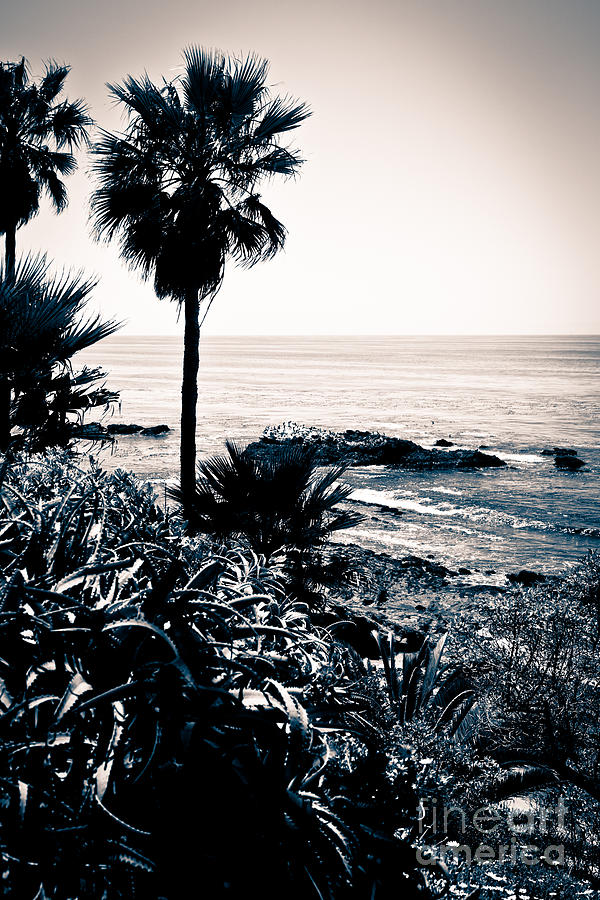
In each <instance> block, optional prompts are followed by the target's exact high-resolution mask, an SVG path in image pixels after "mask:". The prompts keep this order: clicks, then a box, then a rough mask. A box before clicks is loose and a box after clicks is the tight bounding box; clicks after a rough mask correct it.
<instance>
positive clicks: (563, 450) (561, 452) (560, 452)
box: [541, 447, 577, 456]
mask: <svg viewBox="0 0 600 900" xmlns="http://www.w3.org/2000/svg"><path fill="white" fill-rule="evenodd" d="M541 453H542V456H577V450H570V449H569V448H568V447H553V448H552V450H550V448H549V447H544V449H543V450H542V451H541Z"/></svg>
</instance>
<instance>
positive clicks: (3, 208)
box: [0, 59, 93, 268]
mask: <svg viewBox="0 0 600 900" xmlns="http://www.w3.org/2000/svg"><path fill="white" fill-rule="evenodd" d="M68 73H69V66H59V65H58V64H57V63H55V62H49V63H47V64H46V71H45V74H44V75H43V76H42V78H41V79H40V80H39V82H38V83H35V82H34V81H32V80H31V78H30V77H29V73H28V71H27V65H26V62H25V59H22V60H21V62H19V63H0V191H1V194H2V203H1V204H0V234H4V235H5V236H6V264H7V267H8V268H11V267H12V266H14V264H15V248H14V244H15V234H16V231H17V229H18V228H19V227H20V226H21V225H25V224H26V223H27V222H28V221H29V220H30V219H31V218H32V216H34V215H35V214H36V213H37V212H38V209H39V204H40V198H41V196H42V194H43V193H46V194H47V196H48V197H49V198H50V200H51V202H52V205H53V206H54V208H55V209H56V211H57V212H62V210H63V209H64V208H65V206H66V204H67V191H66V187H65V184H64V182H63V180H62V179H63V178H64V177H65V176H67V175H70V174H71V173H72V172H73V171H74V170H75V168H76V167H77V163H76V160H75V157H74V156H73V150H75V149H77V148H78V147H80V146H81V145H84V144H86V143H87V142H88V133H87V129H88V128H89V127H90V126H91V125H92V124H93V123H92V120H91V119H90V117H89V115H88V113H87V109H86V107H85V105H84V104H83V102H82V101H81V100H76V101H74V102H70V101H68V100H66V99H61V93H62V91H63V88H64V83H65V79H66V77H67V75H68Z"/></svg>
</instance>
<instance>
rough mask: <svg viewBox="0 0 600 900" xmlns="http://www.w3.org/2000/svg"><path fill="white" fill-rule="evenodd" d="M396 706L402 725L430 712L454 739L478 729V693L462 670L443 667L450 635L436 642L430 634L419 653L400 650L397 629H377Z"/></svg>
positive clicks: (467, 737)
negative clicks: (442, 662)
mask: <svg viewBox="0 0 600 900" xmlns="http://www.w3.org/2000/svg"><path fill="white" fill-rule="evenodd" d="M375 637H376V639H377V643H378V644H379V649H380V652H381V659H382V661H383V671H384V675H385V680H386V684H387V687H388V692H389V698H390V702H391V704H392V708H393V709H394V710H395V712H396V715H397V717H398V720H399V722H400V723H401V724H405V723H406V722H409V721H411V720H412V719H414V718H416V717H417V716H422V715H424V714H426V713H428V714H429V715H430V716H432V718H433V723H434V726H433V727H434V730H436V731H440V730H442V729H444V730H445V731H446V733H448V734H449V735H450V736H451V737H452V738H453V739H454V740H456V741H459V742H465V741H468V740H470V739H471V738H472V737H473V735H474V734H475V732H476V728H477V723H478V718H479V703H478V699H477V694H476V692H475V690H474V689H473V687H472V685H471V684H470V682H469V681H468V680H467V679H466V678H465V677H464V676H463V675H462V673H461V672H460V671H457V670H454V671H451V672H449V671H448V669H447V668H445V667H444V666H442V664H441V661H442V655H443V652H444V647H445V644H446V640H447V637H448V635H447V634H444V635H442V636H441V637H440V638H439V639H438V640H437V641H436V642H435V643H433V642H432V641H431V639H430V638H428V637H426V638H425V639H424V641H423V643H422V645H421V648H420V650H419V651H418V652H417V653H409V652H405V651H400V652H399V650H398V640H397V638H396V635H395V634H394V632H393V631H389V632H381V631H377V632H375Z"/></svg>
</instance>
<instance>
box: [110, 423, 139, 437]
mask: <svg viewBox="0 0 600 900" xmlns="http://www.w3.org/2000/svg"><path fill="white" fill-rule="evenodd" d="M106 430H107V431H108V433H109V434H137V433H138V431H142V426H141V425H127V424H126V423H125V422H112V423H111V424H110V425H108V426H107V429H106Z"/></svg>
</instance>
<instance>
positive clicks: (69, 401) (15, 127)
mask: <svg viewBox="0 0 600 900" xmlns="http://www.w3.org/2000/svg"><path fill="white" fill-rule="evenodd" d="M68 73H69V66H65V65H58V64H57V63H55V62H49V63H47V64H46V67H45V73H44V75H43V76H42V77H41V78H40V79H39V80H38V81H35V80H33V79H32V78H31V76H30V73H29V69H28V66H27V63H26V61H25V59H24V58H23V59H21V61H20V62H15V63H0V194H1V197H2V201H1V203H0V234H2V235H4V245H5V254H4V265H3V266H2V267H1V268H0V450H3V451H6V450H8V449H9V448H10V447H13V434H12V431H13V427H14V426H18V428H19V438H18V442H20V443H22V442H23V441H25V442H27V443H29V445H30V446H32V447H33V448H37V449H39V448H40V447H43V446H46V445H52V444H56V443H58V444H64V443H66V442H68V440H69V438H70V436H71V433H72V431H73V428H72V425H73V423H72V421H69V416H71V419H72V418H73V416H75V417H77V416H78V415H80V414H82V413H83V411H84V410H86V409H88V408H91V407H96V406H99V405H105V404H106V403H108V402H110V401H112V400H114V399H116V395H115V394H114V393H112V392H109V391H106V390H105V389H104V388H103V387H102V386H101V385H100V384H99V382H101V380H102V378H103V373H102V371H100V370H94V371H92V370H90V369H86V368H84V369H82V370H81V371H80V372H77V373H73V371H72V369H71V366H70V360H71V358H72V357H73V356H74V355H75V354H76V353H77V352H78V351H79V350H82V349H84V348H85V347H89V346H91V345H92V344H94V343H96V342H97V341H99V340H101V339H102V338H103V337H106V336H107V335H109V334H112V333H113V332H114V331H115V330H116V328H117V327H118V326H117V324H116V323H114V322H103V321H102V320H101V318H100V317H99V316H92V317H89V318H88V319H87V320H85V319H83V318H82V313H83V312H84V308H85V305H86V303H87V301H88V299H89V295H90V293H91V291H92V289H93V287H94V284H95V281H94V279H89V278H86V277H85V276H83V275H81V274H78V275H69V274H67V273H63V274H62V275H58V276H52V275H50V273H49V265H48V264H47V262H46V259H45V257H43V256H38V257H35V256H30V257H25V258H24V259H22V260H20V261H19V262H17V256H16V235H17V230H18V229H19V228H21V227H22V226H23V225H26V224H27V223H28V222H29V221H30V220H31V219H32V218H33V217H34V216H35V215H36V214H37V213H38V211H39V208H40V201H41V198H42V196H44V195H46V196H47V197H48V198H49V199H50V202H51V205H52V207H53V208H54V210H55V211H56V212H57V213H60V212H62V211H63V210H64V208H65V207H66V205H67V189H66V186H65V183H64V181H63V179H64V178H65V177H67V176H69V175H71V174H72V173H73V172H74V171H75V169H76V168H77V160H76V157H75V155H74V152H75V151H76V150H78V149H79V148H82V147H86V146H87V145H88V144H89V129H90V128H91V126H92V124H93V122H92V119H91V118H90V116H89V114H88V111H87V107H86V106H85V104H84V103H83V101H82V100H75V101H69V100H67V99H63V98H62V94H63V91H64V87H65V81H66V78H67V75H68Z"/></svg>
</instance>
